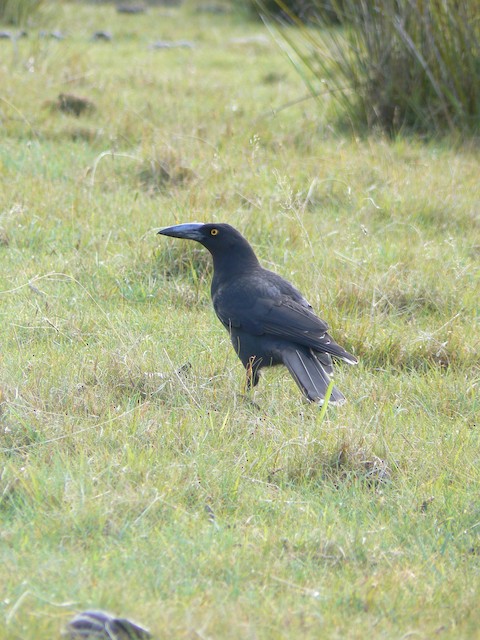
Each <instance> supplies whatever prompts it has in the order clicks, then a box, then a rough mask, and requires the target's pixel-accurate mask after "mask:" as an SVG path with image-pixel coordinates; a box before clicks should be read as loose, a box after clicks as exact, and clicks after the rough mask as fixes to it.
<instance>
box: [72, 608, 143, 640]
mask: <svg viewBox="0 0 480 640" xmlns="http://www.w3.org/2000/svg"><path fill="white" fill-rule="evenodd" d="M62 635H63V636H65V637H67V638H68V639H69V640H81V639H82V638H83V639H84V640H85V639H86V638H91V639H92V640H93V639H94V638H95V639H96V640H148V639H149V638H151V637H152V634H151V633H150V632H149V631H147V630H146V629H144V628H143V627H141V626H140V625H138V624H136V623H135V622H132V621H131V620H127V618H116V617H115V616H112V615H111V614H110V613H106V612H105V611H84V612H83V613H79V614H78V615H76V616H75V617H74V618H73V620H70V622H69V623H68V624H67V626H66V628H65V630H64V631H63V633H62Z"/></svg>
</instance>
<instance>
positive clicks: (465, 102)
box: [235, 0, 480, 136]
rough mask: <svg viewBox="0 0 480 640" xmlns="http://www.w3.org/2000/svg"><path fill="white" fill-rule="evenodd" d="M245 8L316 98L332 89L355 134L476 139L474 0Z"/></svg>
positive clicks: (300, 2) (479, 72)
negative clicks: (274, 40) (273, 39)
mask: <svg viewBox="0 0 480 640" xmlns="http://www.w3.org/2000/svg"><path fill="white" fill-rule="evenodd" d="M235 4H236V5H237V6H239V5H242V4H243V2H240V1H236V2H235ZM247 5H248V7H249V10H250V14H251V15H255V16H258V17H260V18H261V19H263V21H264V22H265V23H266V25H267V26H268V28H269V29H270V31H271V32H272V33H273V34H274V36H275V37H276V38H277V40H278V42H279V44H280V46H282V48H283V49H284V50H285V51H286V53H287V55H288V56H289V58H290V60H291V61H292V63H293V64H294V65H295V68H296V69H297V71H298V73H300V74H301V76H302V78H303V79H304V81H305V83H306V85H307V86H308V88H309V90H310V91H311V93H312V95H314V96H318V94H324V93H325V92H326V91H330V92H331V94H332V96H333V97H334V99H335V100H336V103H337V106H338V116H339V120H340V122H342V123H343V124H344V125H345V126H347V127H351V128H353V130H354V131H355V133H358V132H359V131H362V130H372V129H377V128H378V129H380V130H381V131H384V132H387V133H388V134H390V135H395V134H397V133H399V132H401V131H408V132H412V131H414V132H420V133H423V134H428V135H442V134H443V133H445V132H448V133H454V134H461V135H467V136H469V135H472V134H473V135H476V134H478V131H479V123H480V19H479V12H478V3H477V1H476V0H429V1H428V2H425V0H402V1H399V0H361V1H357V0H326V1H325V0H308V1H307V0H250V1H249V2H247ZM292 26H294V27H296V28H295V29H292Z"/></svg>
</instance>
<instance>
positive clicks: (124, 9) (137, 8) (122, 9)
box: [117, 4, 146, 15]
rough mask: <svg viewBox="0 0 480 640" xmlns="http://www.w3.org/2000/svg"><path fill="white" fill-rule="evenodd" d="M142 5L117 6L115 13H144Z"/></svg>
mask: <svg viewBox="0 0 480 640" xmlns="http://www.w3.org/2000/svg"><path fill="white" fill-rule="evenodd" d="M145 11H146V9H145V5H144V4H118V5H117V13H127V14H131V15H134V14H136V13H145Z"/></svg>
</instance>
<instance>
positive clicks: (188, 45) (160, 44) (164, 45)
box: [150, 40, 195, 49]
mask: <svg viewBox="0 0 480 640" xmlns="http://www.w3.org/2000/svg"><path fill="white" fill-rule="evenodd" d="M178 47H183V48H185V49H193V48H194V47H195V44H194V43H193V42H190V41H189V40H157V42H154V43H153V44H152V45H150V49H176V48H178Z"/></svg>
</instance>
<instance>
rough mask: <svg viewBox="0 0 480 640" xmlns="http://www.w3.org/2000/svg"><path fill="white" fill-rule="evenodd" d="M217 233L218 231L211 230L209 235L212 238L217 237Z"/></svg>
mask: <svg viewBox="0 0 480 640" xmlns="http://www.w3.org/2000/svg"><path fill="white" fill-rule="evenodd" d="M217 233H218V229H212V230H211V231H210V235H212V236H216V235H217Z"/></svg>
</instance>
